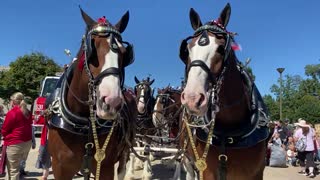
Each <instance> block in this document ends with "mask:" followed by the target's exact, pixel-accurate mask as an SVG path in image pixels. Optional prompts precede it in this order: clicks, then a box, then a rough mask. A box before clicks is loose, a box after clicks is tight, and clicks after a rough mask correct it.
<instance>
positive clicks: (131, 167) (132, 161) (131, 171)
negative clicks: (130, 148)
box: [127, 154, 136, 178]
mask: <svg viewBox="0 0 320 180" xmlns="http://www.w3.org/2000/svg"><path fill="white" fill-rule="evenodd" d="M135 160H136V159H135V155H134V154H130V160H129V162H128V163H129V167H128V173H127V177H129V178H131V177H133V176H134V164H135Z"/></svg>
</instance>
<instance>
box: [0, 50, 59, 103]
mask: <svg viewBox="0 0 320 180" xmlns="http://www.w3.org/2000/svg"><path fill="white" fill-rule="evenodd" d="M9 67H10V69H9V70H8V71H4V72H2V73H1V74H0V91H1V92H2V93H0V98H3V99H7V98H9V97H10V95H11V94H12V93H13V92H15V91H20V92H22V93H24V94H25V95H26V96H30V97H31V98H32V99H34V98H36V97H37V96H38V93H39V85H40V82H41V80H42V79H43V78H44V77H45V76H50V75H54V74H55V73H56V72H58V71H61V70H62V68H61V67H60V66H58V65H57V64H56V63H55V62H54V60H53V59H51V58H49V57H47V56H45V55H43V54H42V53H39V52H35V53H31V54H27V55H24V56H21V57H18V58H17V59H16V60H15V61H14V62H11V63H10V65H9Z"/></svg>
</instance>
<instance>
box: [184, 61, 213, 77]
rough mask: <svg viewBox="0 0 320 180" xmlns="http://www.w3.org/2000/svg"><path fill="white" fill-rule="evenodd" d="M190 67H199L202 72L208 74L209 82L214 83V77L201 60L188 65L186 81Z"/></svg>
mask: <svg viewBox="0 0 320 180" xmlns="http://www.w3.org/2000/svg"><path fill="white" fill-rule="evenodd" d="M192 67H200V68H201V69H202V70H204V71H205V72H206V73H207V74H208V79H209V81H210V82H211V83H213V82H214V80H215V78H214V75H213V74H212V73H211V70H210V69H209V67H208V66H207V65H206V64H205V63H204V62H203V61H201V60H194V61H192V62H191V63H190V64H189V66H188V69H187V73H186V76H187V77H186V78H187V79H188V74H189V71H190V69H191V68H192Z"/></svg>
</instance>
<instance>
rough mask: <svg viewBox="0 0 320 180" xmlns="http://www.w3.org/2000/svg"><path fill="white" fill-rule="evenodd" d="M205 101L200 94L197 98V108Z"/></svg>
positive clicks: (203, 96)
mask: <svg viewBox="0 0 320 180" xmlns="http://www.w3.org/2000/svg"><path fill="white" fill-rule="evenodd" d="M204 100H205V95H204V94H202V93H200V97H199V100H198V102H197V107H199V106H200V105H201V104H202V103H203V102H204Z"/></svg>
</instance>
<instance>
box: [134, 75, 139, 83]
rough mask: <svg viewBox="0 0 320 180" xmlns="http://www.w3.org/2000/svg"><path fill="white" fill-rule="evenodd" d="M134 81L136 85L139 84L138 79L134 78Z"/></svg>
mask: <svg viewBox="0 0 320 180" xmlns="http://www.w3.org/2000/svg"><path fill="white" fill-rule="evenodd" d="M134 81H135V82H136V83H137V84H139V83H140V81H139V79H138V78H137V77H136V76H134Z"/></svg>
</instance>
